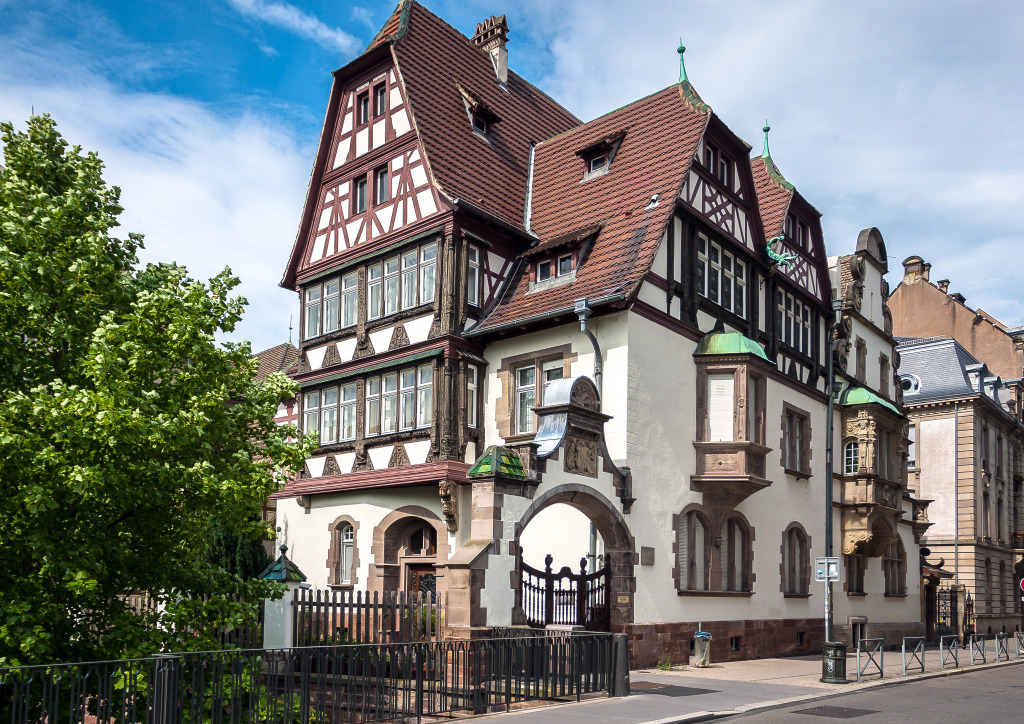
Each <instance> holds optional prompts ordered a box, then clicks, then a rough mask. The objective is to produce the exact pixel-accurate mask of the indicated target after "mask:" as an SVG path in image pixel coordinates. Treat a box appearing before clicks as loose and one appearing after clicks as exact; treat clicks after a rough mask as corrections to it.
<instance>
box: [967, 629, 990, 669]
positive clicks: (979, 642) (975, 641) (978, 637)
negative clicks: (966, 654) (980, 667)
mask: <svg viewBox="0 0 1024 724" xmlns="http://www.w3.org/2000/svg"><path fill="white" fill-rule="evenodd" d="M968 641H969V645H970V647H971V666H974V665H975V664H977V663H978V660H979V659H980V660H981V663H983V664H986V663H988V651H987V650H986V647H987V645H988V644H987V641H988V640H987V639H986V638H985V635H984V634H971V635H970V636H969V637H968Z"/></svg>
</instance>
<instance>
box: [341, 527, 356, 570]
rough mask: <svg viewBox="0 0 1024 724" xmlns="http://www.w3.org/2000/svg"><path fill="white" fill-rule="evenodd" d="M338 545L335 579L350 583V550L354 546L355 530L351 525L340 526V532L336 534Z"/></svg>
mask: <svg viewBox="0 0 1024 724" xmlns="http://www.w3.org/2000/svg"><path fill="white" fill-rule="evenodd" d="M338 545H339V546H340V550H339V551H338V574H337V579H336V580H337V581H338V582H339V583H352V561H353V555H352V551H353V548H354V546H355V532H354V531H353V530H352V526H350V525H347V524H346V525H344V526H342V528H341V532H340V534H339V535H338Z"/></svg>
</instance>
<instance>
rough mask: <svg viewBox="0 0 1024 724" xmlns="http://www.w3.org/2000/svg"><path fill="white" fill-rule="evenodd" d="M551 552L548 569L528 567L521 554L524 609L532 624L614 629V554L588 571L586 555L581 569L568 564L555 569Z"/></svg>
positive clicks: (546, 565) (528, 622)
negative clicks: (611, 587) (576, 571)
mask: <svg viewBox="0 0 1024 724" xmlns="http://www.w3.org/2000/svg"><path fill="white" fill-rule="evenodd" d="M553 561H554V558H553V557H552V556H551V555H550V554H549V555H547V556H546V557H545V558H544V570H543V571H539V570H537V569H536V568H533V567H531V566H528V565H527V564H526V563H524V562H523V557H522V550H520V553H519V570H520V572H521V575H522V579H521V587H520V593H521V595H522V607H523V612H524V613H525V614H526V623H527V625H529V626H533V627H536V628H542V627H544V626H549V625H552V624H555V625H564V626H582V627H583V628H584V629H586V630H587V631H609V630H611V626H610V624H611V589H610V585H609V584H610V582H611V556H610V555H608V554H605V556H604V567H603V568H601V569H600V570H597V571H594V572H593V573H587V559H586V557H584V558H581V559H580V572H579V573H573V572H572V571H571V570H570V569H569V567H568V566H565V567H563V568H562V569H561V570H560V571H558V572H557V573H556V572H553V571H552V570H551V563H552V562H553Z"/></svg>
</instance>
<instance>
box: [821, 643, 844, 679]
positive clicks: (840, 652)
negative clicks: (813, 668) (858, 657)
mask: <svg viewBox="0 0 1024 724" xmlns="http://www.w3.org/2000/svg"><path fill="white" fill-rule="evenodd" d="M821 680H822V682H824V683H826V684H845V683H847V681H846V644H845V643H843V642H842V641H825V642H824V643H822V645H821Z"/></svg>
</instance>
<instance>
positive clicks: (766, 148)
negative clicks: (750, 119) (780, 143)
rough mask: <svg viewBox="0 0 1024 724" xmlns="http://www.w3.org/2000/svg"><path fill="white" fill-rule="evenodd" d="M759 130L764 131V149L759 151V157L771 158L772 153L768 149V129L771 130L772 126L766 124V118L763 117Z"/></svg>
mask: <svg viewBox="0 0 1024 724" xmlns="http://www.w3.org/2000/svg"><path fill="white" fill-rule="evenodd" d="M761 130H762V131H764V151H762V152H761V158H771V157H772V153H771V151H769V150H768V131H770V130H772V127H771V126H769V125H768V119H767V118H765V119H764V128H762V129H761Z"/></svg>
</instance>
